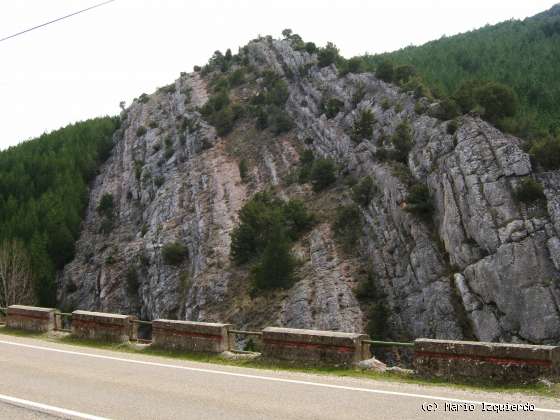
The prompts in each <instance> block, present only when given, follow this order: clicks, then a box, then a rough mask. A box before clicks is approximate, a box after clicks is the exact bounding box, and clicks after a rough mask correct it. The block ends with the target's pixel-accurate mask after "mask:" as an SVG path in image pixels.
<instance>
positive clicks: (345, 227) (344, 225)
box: [332, 204, 363, 252]
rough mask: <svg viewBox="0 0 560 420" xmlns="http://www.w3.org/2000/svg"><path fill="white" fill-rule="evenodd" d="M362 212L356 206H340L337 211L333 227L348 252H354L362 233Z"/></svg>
mask: <svg viewBox="0 0 560 420" xmlns="http://www.w3.org/2000/svg"><path fill="white" fill-rule="evenodd" d="M362 224H363V220H362V212H361V211H360V208H359V207H358V206H357V205H356V204H349V205H346V206H340V207H339V208H338V209H337V210H336V216H335V220H334V223H333V225H332V229H333V232H334V234H335V237H336V239H337V241H339V242H340V244H341V245H342V246H343V248H344V249H345V251H346V252H352V251H353V250H354V249H355V247H356V245H357V244H358V241H359V239H360V235H361V233H362Z"/></svg>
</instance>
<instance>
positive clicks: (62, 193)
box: [0, 117, 119, 306]
mask: <svg viewBox="0 0 560 420" xmlns="http://www.w3.org/2000/svg"><path fill="white" fill-rule="evenodd" d="M118 122H119V121H118V118H110V117H103V118H95V119H91V120H87V121H83V122H79V123H75V124H71V125H68V126H66V127H64V128H61V129H59V130H55V131H53V132H51V133H48V134H43V135H42V136H40V137H38V138H36V139H33V140H29V141H26V142H23V143H20V144H19V145H17V146H13V147H10V148H9V149H7V150H4V151H2V152H0V244H1V247H2V251H6V250H7V249H11V248H12V247H13V246H15V247H16V249H19V248H22V249H23V250H24V251H23V252H24V253H25V254H27V255H26V256H25V258H24V260H25V261H27V260H29V263H30V264H29V265H30V266H31V267H30V269H31V271H32V272H33V279H32V281H33V286H34V294H33V295H34V296H32V297H30V299H32V300H34V301H35V302H38V303H39V304H42V305H46V306H53V305H55V304H56V282H55V278H56V270H61V269H62V268H63V267H64V264H66V263H68V262H69V261H70V260H71V259H72V258H73V256H74V241H75V240H76V239H77V238H78V235H79V233H80V222H81V219H82V216H83V212H84V209H85V207H86V205H87V199H88V183H89V182H90V181H91V180H92V179H93V178H94V177H95V174H96V171H97V168H98V167H99V165H100V164H101V163H102V162H103V161H104V160H105V159H106V158H107V157H108V155H109V153H110V152H111V149H112V147H113V143H112V138H113V133H114V132H115V130H116V129H117V128H118ZM14 241H15V242H14ZM14 244H16V245H14ZM17 244H20V245H19V246H18V245H17ZM5 257H6V254H4V253H3V258H0V259H1V263H2V273H3V274H4V273H6V272H7V271H8V272H9V270H10V269H9V268H8V267H10V266H11V264H10V263H9V262H8V261H7V260H6V258H5ZM11 275H13V274H11ZM1 283H2V284H3V282H1ZM2 292H3V291H2V290H1V286H0V305H2V304H4V305H5V304H13V303H16V302H9V301H8V302H4V301H3V298H4V294H3V293H2ZM18 303H19V302H18Z"/></svg>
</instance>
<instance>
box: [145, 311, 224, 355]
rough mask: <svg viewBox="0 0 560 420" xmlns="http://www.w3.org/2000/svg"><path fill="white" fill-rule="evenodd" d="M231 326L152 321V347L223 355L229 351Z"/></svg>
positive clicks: (166, 320) (161, 320) (208, 323)
mask: <svg viewBox="0 0 560 420" xmlns="http://www.w3.org/2000/svg"><path fill="white" fill-rule="evenodd" d="M230 327H231V324H219V323H210V322H192V321H173V320H168V319H156V320H154V321H152V345H153V346H154V347H161V348H166V349H173V350H184V351H189V352H202V353H223V352H224V351H226V350H229V349H230V336H229V334H228V330H229V329H230Z"/></svg>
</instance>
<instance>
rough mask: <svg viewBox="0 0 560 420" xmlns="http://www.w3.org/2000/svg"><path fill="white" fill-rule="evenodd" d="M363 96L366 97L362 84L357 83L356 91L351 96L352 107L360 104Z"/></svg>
mask: <svg viewBox="0 0 560 420" xmlns="http://www.w3.org/2000/svg"><path fill="white" fill-rule="evenodd" d="M365 96H366V88H365V86H364V84H363V83H362V82H359V83H357V84H356V89H355V90H354V93H353V94H352V105H353V106H354V107H356V106H358V104H359V103H360V102H362V100H363V99H364V97H365Z"/></svg>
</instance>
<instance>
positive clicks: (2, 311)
mask: <svg viewBox="0 0 560 420" xmlns="http://www.w3.org/2000/svg"><path fill="white" fill-rule="evenodd" d="M7 312H8V308H4V307H1V306H0V325H4V324H6V321H5V319H6V313H7Z"/></svg>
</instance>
